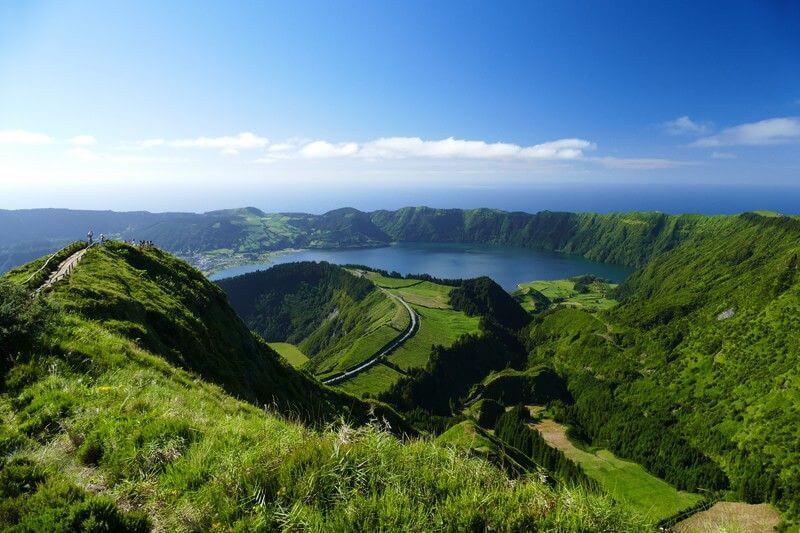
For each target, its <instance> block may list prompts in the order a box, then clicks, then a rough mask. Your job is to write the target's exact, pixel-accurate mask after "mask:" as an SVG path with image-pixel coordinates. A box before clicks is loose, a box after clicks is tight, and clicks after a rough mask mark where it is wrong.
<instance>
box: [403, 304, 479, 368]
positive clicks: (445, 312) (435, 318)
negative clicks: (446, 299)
mask: <svg viewBox="0 0 800 533" xmlns="http://www.w3.org/2000/svg"><path fill="white" fill-rule="evenodd" d="M411 307H412V308H413V309H414V311H415V312H416V313H417V315H419V329H418V330H417V332H416V333H415V334H414V336H413V337H411V338H410V339H408V340H407V341H406V342H405V343H403V344H402V345H401V346H400V347H398V348H397V349H396V350H395V351H393V352H392V353H391V354H390V355H389V358H388V359H389V361H391V362H392V363H394V364H396V365H397V366H399V367H400V368H402V369H403V370H409V369H412V368H423V367H425V365H426V364H427V363H428V360H429V359H430V356H431V350H432V348H433V346H434V345H437V346H443V347H445V348H447V347H450V346H452V345H453V343H454V342H455V341H456V340H457V339H459V338H460V337H461V336H462V335H466V334H470V333H477V332H478V331H479V327H478V325H479V322H480V320H479V319H478V318H476V317H471V316H467V315H465V314H464V313H461V312H459V311H453V310H451V309H431V308H428V307H422V306H419V305H412V306H411Z"/></svg>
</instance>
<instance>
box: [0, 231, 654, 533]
mask: <svg viewBox="0 0 800 533" xmlns="http://www.w3.org/2000/svg"><path fill="white" fill-rule="evenodd" d="M0 291H2V292H1V294H2V298H0V352H2V354H1V355H2V361H3V366H2V385H3V388H2V394H0V417H2V420H3V424H2V426H0V454H1V455H2V458H0V467H1V469H0V496H2V498H0V527H2V528H3V529H7V528H15V529H16V530H21V531H30V530H49V531H52V530H94V531H98V530H101V531H146V530H149V529H151V528H152V529H155V530H168V531H208V530H223V529H224V530H229V529H235V530H248V531H249V530H276V529H285V530H298V529H310V530H406V531H423V530H430V529H450V528H452V529H457V530H483V529H491V530H505V531H519V530H542V529H543V530H562V531H566V530H570V531H589V530H592V531H595V530H614V531H638V530H641V529H642V528H644V527H645V525H646V524H645V523H644V522H642V520H641V518H638V517H637V516H635V515H632V514H631V513H630V512H629V511H627V510H626V509H625V508H624V507H621V506H618V505H613V504H612V503H611V502H610V500H609V499H608V498H606V497H604V496H597V495H595V494H593V493H590V492H587V491H586V490H574V489H570V488H567V487H565V486H555V487H553V486H549V485H547V484H545V483H543V482H542V481H540V480H539V479H538V478H536V477H523V478H521V479H519V480H517V481H516V482H514V483H511V482H510V480H509V478H508V476H507V474H506V473H504V472H503V471H502V470H501V469H499V468H498V467H496V466H493V465H491V464H490V463H489V462H487V461H485V460H483V459H481V458H474V457H471V456H470V453H469V452H466V451H459V450H458V449H455V448H452V447H451V446H450V445H445V444H438V443H435V442H431V441H429V440H424V439H423V440H410V441H406V442H403V441H400V440H398V439H397V438H396V437H394V436H392V435H390V434H388V433H386V432H385V431H384V430H383V429H381V428H380V426H375V425H366V426H360V427H359V426H350V425H347V424H342V423H341V422H337V423H335V424H334V425H326V426H325V429H315V426H314V425H304V424H303V423H302V422H301V421H300V420H299V418H298V415H300V418H307V419H308V421H309V422H314V421H316V420H331V421H336V420H338V417H339V416H341V415H345V416H346V418H350V419H352V420H354V421H357V419H358V418H359V417H360V416H361V415H360V413H361V411H360V410H361V409H363V408H364V407H365V404H363V403H361V402H359V401H358V400H355V399H354V398H350V397H347V396H346V395H343V394H341V393H336V392H334V391H332V390H330V389H327V388H325V387H323V386H320V385H318V384H316V383H315V382H314V381H312V380H310V379H308V378H306V377H305V376H303V375H302V374H299V373H297V372H295V371H293V370H292V369H291V368H290V367H289V366H288V365H286V364H284V363H283V362H281V360H280V359H279V358H278V356H277V354H275V353H274V352H273V351H272V350H270V349H269V348H268V347H267V346H266V345H264V344H263V343H262V342H261V341H259V340H258V338H256V337H254V336H253V335H251V334H250V333H249V332H248V331H247V329H246V328H245V326H244V325H243V323H242V322H241V321H239V320H238V319H237V318H236V316H235V315H234V314H233V311H232V310H231V309H230V307H228V305H227V303H226V301H225V298H224V295H223V294H222V292H221V291H220V290H219V289H217V288H216V287H215V286H214V285H212V284H210V283H208V282H207V281H205V280H204V278H203V277H202V276H201V275H199V273H198V272H197V271H195V270H193V269H191V268H190V267H188V266H187V265H185V264H183V263H181V262H180V261H177V260H175V259H174V258H172V257H170V256H168V255H166V254H164V253H162V252H159V251H156V250H147V249H146V250H139V249H136V248H133V247H129V246H125V245H117V244H110V245H108V246H106V247H104V248H97V249H92V250H90V251H89V252H88V253H87V254H86V256H85V257H84V259H83V261H82V262H81V263H80V264H79V266H78V268H77V269H76V270H75V272H74V273H73V274H72V276H70V277H69V278H67V280H66V281H64V282H61V283H60V284H58V285H57V286H56V287H55V290H54V291H52V293H51V294H50V295H46V296H43V297H39V298H35V299H32V298H30V296H29V294H28V293H27V290H26V289H24V288H22V287H21V286H19V285H18V284H17V283H14V282H11V281H8V280H3V281H2V282H0ZM211 381H213V382H216V383H217V384H212V383H211ZM236 396H239V397H240V398H246V399H248V400H251V401H243V400H241V399H237V398H236ZM268 397H270V398H271V400H270V398H268ZM385 412H386V413H387V414H390V413H389V412H388V411H385ZM375 415H377V416H380V413H375ZM390 423H392V424H393V425H396V424H397V423H398V420H396V419H395V420H391V419H390Z"/></svg>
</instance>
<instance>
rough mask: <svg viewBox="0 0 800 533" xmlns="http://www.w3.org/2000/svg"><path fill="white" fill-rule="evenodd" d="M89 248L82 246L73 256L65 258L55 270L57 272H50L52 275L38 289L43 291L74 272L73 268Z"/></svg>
mask: <svg viewBox="0 0 800 533" xmlns="http://www.w3.org/2000/svg"><path fill="white" fill-rule="evenodd" d="M88 249H89V248H81V249H80V250H78V251H77V252H75V253H74V254H72V255H71V256H69V257H67V258H66V259H64V260H63V261H62V262H61V264H59V265H58V268H57V269H56V270H55V272H53V273H52V274H50V277H48V278H47V280H46V281H45V282H44V283H43V284H42V286H41V287H39V288H38V289H37V292H38V291H41V290H42V289H46V288H47V287H50V286H51V285H52V284H53V283H55V282H56V281H59V280H61V279H64V278H65V277H67V276H68V275H69V274H70V273H71V272H72V270H73V269H74V268H75V265H77V264H78V261H80V260H81V258H82V257H83V254H85V253H86V251H87V250H88Z"/></svg>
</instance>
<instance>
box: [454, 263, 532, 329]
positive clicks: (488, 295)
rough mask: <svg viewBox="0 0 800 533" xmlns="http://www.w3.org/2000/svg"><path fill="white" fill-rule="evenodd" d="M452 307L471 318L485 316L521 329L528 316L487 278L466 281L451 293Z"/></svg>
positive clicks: (506, 325)
mask: <svg viewBox="0 0 800 533" xmlns="http://www.w3.org/2000/svg"><path fill="white" fill-rule="evenodd" d="M450 305H451V306H452V307H453V309H458V310H460V311H464V312H465V313H467V314H468V315H470V316H483V317H488V318H490V319H491V320H494V321H497V322H498V323H499V324H501V325H503V326H505V327H507V328H511V329H519V328H521V327H522V326H524V325H525V324H527V322H528V318H529V317H528V315H527V313H525V310H524V309H522V307H520V305H519V304H518V303H517V302H515V301H514V300H513V299H512V298H511V297H510V296H509V295H508V293H507V292H506V291H504V290H503V288H502V287H500V285H498V284H497V283H495V282H494V281H492V280H491V279H490V278H487V277H485V276H484V277H480V278H476V279H469V280H464V282H462V283H461V285H459V286H458V287H456V288H454V289H453V290H452V291H451V292H450Z"/></svg>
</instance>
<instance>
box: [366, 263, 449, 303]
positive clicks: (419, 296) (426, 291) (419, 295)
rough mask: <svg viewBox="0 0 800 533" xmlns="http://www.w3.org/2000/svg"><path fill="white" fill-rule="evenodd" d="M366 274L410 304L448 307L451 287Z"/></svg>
mask: <svg viewBox="0 0 800 533" xmlns="http://www.w3.org/2000/svg"><path fill="white" fill-rule="evenodd" d="M366 276H367V277H368V278H369V279H370V280H372V282H373V283H374V284H375V285H377V286H378V287H383V288H386V289H391V292H392V293H393V294H397V295H398V296H400V297H401V298H403V299H404V300H405V301H406V302H408V303H410V304H416V305H421V306H425V307H432V308H435V309H449V308H450V291H452V290H453V287H450V286H447V285H439V284H438V283H433V282H430V281H420V280H409V279H397V278H387V277H385V276H381V275H380V274H378V273H377V272H366Z"/></svg>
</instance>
